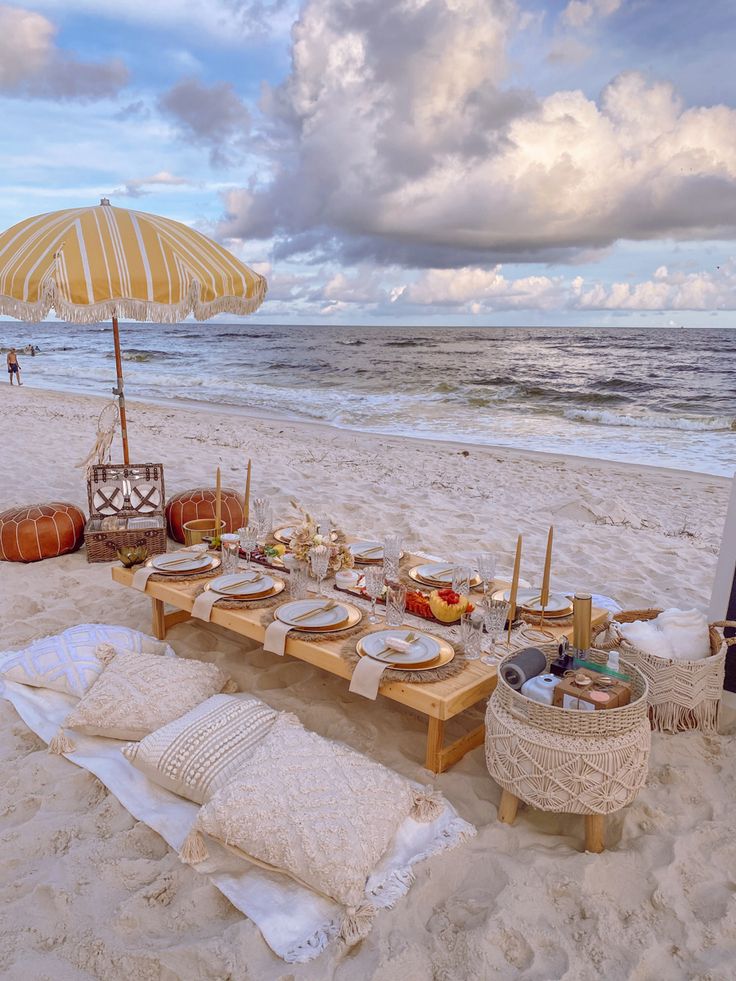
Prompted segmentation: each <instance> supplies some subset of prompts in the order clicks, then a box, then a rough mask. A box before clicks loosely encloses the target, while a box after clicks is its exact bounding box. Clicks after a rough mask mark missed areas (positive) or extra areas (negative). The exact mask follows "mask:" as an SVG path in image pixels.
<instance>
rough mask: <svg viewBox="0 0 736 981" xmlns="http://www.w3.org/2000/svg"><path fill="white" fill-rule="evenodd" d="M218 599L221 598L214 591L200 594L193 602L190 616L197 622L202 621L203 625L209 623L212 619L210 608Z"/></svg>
mask: <svg viewBox="0 0 736 981" xmlns="http://www.w3.org/2000/svg"><path fill="white" fill-rule="evenodd" d="M219 599H222V597H221V596H220V595H219V593H216V592H215V591H214V589H207V590H205V592H203V593H200V594H199V596H198V597H197V598H196V599H195V601H194V606H193V607H192V616H193V617H196V618H197V619H198V620H204V622H205V623H209V622H210V620H211V619H212V607H213V606H214V605H215V603H216V602H217V601H218V600H219Z"/></svg>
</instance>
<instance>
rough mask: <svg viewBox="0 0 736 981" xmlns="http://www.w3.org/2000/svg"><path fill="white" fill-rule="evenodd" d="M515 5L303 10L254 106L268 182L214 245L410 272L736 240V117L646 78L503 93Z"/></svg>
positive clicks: (231, 216)
mask: <svg viewBox="0 0 736 981" xmlns="http://www.w3.org/2000/svg"><path fill="white" fill-rule="evenodd" d="M515 16H516V12H515V7H514V5H513V4H512V3H510V2H506V0H464V2H462V3H459V2H451V0H417V2H413V3H402V4H390V5H384V4H376V3H374V2H372V0H353V2H351V3H347V2H345V0H307V3H306V5H305V7H304V9H303V12H302V15H301V18H300V20H299V21H298V23H297V24H296V25H295V27H294V30H293V50H292V61H293V67H292V71H291V74H290V76H289V77H288V79H287V80H286V81H285V83H284V84H283V85H282V86H281V87H279V88H277V89H275V90H272V91H267V92H266V95H265V97H264V99H263V102H262V110H263V112H264V113H265V114H266V116H267V118H268V119H269V120H270V124H271V131H270V135H271V138H272V139H273V141H274V144H275V146H276V153H275V160H276V170H275V173H274V176H273V179H272V180H270V181H267V182H265V183H263V184H261V185H258V186H250V187H246V188H242V189H239V190H236V191H233V192H230V193H229V194H227V195H225V198H224V202H225V209H226V215H225V217H224V220H223V222H222V224H221V226H220V232H221V234H224V235H227V236H231V237H236V238H237V237H243V238H248V237H251V238H252V237H262V238H268V237H271V236H276V237H277V238H278V244H277V246H276V248H275V252H274V254H275V255H276V256H277V257H280V258H284V257H287V256H289V255H294V254H297V253H303V254H305V255H309V256H310V257H311V258H312V259H316V260H318V261H319V260H321V259H324V258H337V259H339V260H341V261H344V262H346V263H356V262H360V261H362V260H366V259H373V260H374V261H377V262H379V263H384V264H390V263H399V264H402V265H405V266H407V267H412V266H425V267H442V266H448V267H450V266H471V265H474V264H480V265H484V266H492V265H494V264H495V263H496V262H499V261H506V262H508V261H539V260H545V261H572V260H573V259H575V258H576V257H577V256H579V254H580V252H581V250H589V249H595V248H602V247H606V246H608V245H610V244H612V243H613V242H615V241H617V240H619V239H642V240H648V239H658V238H662V237H674V238H681V237H682V238H690V239H692V238H719V237H726V236H729V235H731V234H734V233H736V151H734V147H736V111H734V110H733V109H730V108H728V107H725V106H712V107H708V108H705V107H691V108H684V107H683V105H682V104H681V102H680V100H679V98H678V96H677V94H676V93H675V91H674V89H673V87H672V86H671V85H670V84H668V83H666V82H652V81H650V80H648V79H646V78H645V77H644V76H643V75H641V74H639V73H636V72H629V73H624V74H622V75H619V76H617V77H616V78H615V79H613V81H612V82H611V83H610V84H609V85H608V86H607V87H606V88H605V89H604V91H603V92H602V93H601V95H600V98H599V99H598V100H594V99H591V98H589V97H588V96H586V95H585V94H583V93H582V92H581V91H560V92H556V93H553V94H551V95H549V96H547V97H546V98H544V99H541V100H538V99H536V98H535V97H534V96H533V95H532V94H531V93H529V92H527V91H523V90H520V89H517V88H509V87H507V88H504V87H503V82H504V76H505V49H506V45H507V41H508V37H509V34H510V32H511V31H512V30H513V28H514V24H515Z"/></svg>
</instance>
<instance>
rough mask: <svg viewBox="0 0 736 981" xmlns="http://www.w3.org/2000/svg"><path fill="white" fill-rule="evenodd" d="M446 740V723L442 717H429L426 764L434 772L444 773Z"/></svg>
mask: <svg viewBox="0 0 736 981" xmlns="http://www.w3.org/2000/svg"><path fill="white" fill-rule="evenodd" d="M444 741H445V723H444V722H443V721H442V719H435V718H433V717H432V716H431V715H430V717H429V727H428V729H427V755H426V757H425V760H424V765H425V766H426V768H427V769H428V770H431V771H432V773H442V744H443V743H444Z"/></svg>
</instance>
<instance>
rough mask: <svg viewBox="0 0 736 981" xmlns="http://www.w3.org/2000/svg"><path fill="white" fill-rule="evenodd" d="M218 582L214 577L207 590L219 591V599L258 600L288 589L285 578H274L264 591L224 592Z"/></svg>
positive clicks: (206, 584)
mask: <svg viewBox="0 0 736 981" xmlns="http://www.w3.org/2000/svg"><path fill="white" fill-rule="evenodd" d="M215 582H217V580H216V579H213V580H212V581H211V582H208V583H205V586H204V588H205V591H206V590H211V591H212V592H213V593H217V596H218V598H219V599H231V600H249V601H250V600H253V601H254V602H255V601H256V600H260V599H270V598H271V597H272V596H278V595H279V593H283V591H284V589H286V583H285V582H284V581H283V579H273V580H272V581H271V586H269V588H268V589H267V590H266V592H264V593H223V592H221V590H219V589H216V588H215V586H214V583H215Z"/></svg>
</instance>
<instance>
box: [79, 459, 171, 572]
mask: <svg viewBox="0 0 736 981" xmlns="http://www.w3.org/2000/svg"><path fill="white" fill-rule="evenodd" d="M87 499H88V501H89V513H90V517H89V519H88V521H87V524H86V525H85V528H84V542H85V545H86V546H87V561H88V562H111V561H113V560H114V559H115V557H116V555H117V552H118V549H120V548H125V547H130V548H139V547H141V546H143V547H145V548H147V549H148V551H149V552H150V553H151V554H155V553H156V552H165V551H166V519H165V517H164V505H165V503H166V498H165V490H164V468H163V465H162V464H160V463H139V464H127V465H126V464H122V463H120V464H117V463H114V464H98V465H96V466H92V467H90V468H89V470H88V471H87Z"/></svg>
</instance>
